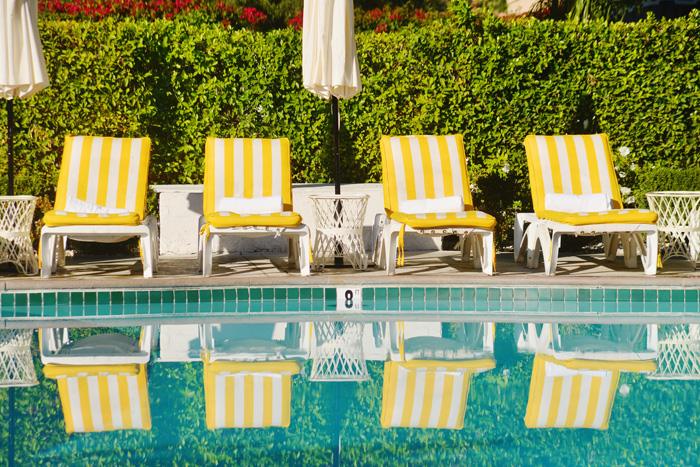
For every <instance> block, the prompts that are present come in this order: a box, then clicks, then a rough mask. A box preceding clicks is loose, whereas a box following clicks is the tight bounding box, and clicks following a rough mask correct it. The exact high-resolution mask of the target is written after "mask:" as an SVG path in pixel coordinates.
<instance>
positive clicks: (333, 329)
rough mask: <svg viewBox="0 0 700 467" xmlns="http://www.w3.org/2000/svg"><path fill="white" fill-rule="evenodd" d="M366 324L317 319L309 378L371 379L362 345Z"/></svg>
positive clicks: (338, 379) (329, 379) (334, 379)
mask: <svg viewBox="0 0 700 467" xmlns="http://www.w3.org/2000/svg"><path fill="white" fill-rule="evenodd" d="M364 327H365V325H364V323H349V322H319V323H314V337H315V346H314V347H313V348H312V351H311V358H312V359H313V363H312V365H311V374H310V375H309V381H367V380H369V379H370V378H369V371H368V370H367V360H366V359H365V355H364V351H363V346H362V335H363V332H364Z"/></svg>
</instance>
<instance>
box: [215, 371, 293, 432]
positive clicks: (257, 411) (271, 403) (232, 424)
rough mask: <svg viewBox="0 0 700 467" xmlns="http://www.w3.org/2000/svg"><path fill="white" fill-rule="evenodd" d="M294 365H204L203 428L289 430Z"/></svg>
mask: <svg viewBox="0 0 700 467" xmlns="http://www.w3.org/2000/svg"><path fill="white" fill-rule="evenodd" d="M298 372H299V365H298V363H297V362H294V361H282V362H258V363H254V362H247V363H243V362H221V361H217V362H212V363H208V362H206V361H205V367H204V392H205V400H206V419H207V428H209V429H210V430H213V429H216V428H262V427H270V426H278V427H287V426H289V420H290V411H291V399H292V375H293V374H296V373H298Z"/></svg>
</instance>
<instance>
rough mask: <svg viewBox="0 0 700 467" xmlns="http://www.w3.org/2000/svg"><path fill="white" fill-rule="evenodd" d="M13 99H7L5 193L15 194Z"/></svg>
mask: <svg viewBox="0 0 700 467" xmlns="http://www.w3.org/2000/svg"><path fill="white" fill-rule="evenodd" d="M13 102H14V99H8V100H7V185H8V186H7V194H8V195H9V196H14V194H15V167H14V166H15V164H14V143H13V141H12V130H13V128H14V126H15V124H14V120H15V115H14V111H13Z"/></svg>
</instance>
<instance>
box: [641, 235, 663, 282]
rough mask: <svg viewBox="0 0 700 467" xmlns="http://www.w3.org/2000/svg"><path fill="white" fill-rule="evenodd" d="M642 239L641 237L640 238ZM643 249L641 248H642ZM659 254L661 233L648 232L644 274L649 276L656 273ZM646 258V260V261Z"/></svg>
mask: <svg viewBox="0 0 700 467" xmlns="http://www.w3.org/2000/svg"><path fill="white" fill-rule="evenodd" d="M640 240H641V238H640ZM640 250H641V248H640ZM658 255H659V234H658V232H649V233H647V247H646V255H643V256H642V266H644V274H646V275H649V276H655V275H656V267H657V257H658ZM645 258H646V261H645Z"/></svg>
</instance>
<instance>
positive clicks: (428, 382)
mask: <svg viewBox="0 0 700 467" xmlns="http://www.w3.org/2000/svg"><path fill="white" fill-rule="evenodd" d="M494 367H495V362H494V361H493V359H483V360H473V361H435V360H411V361H409V362H395V361H389V362H386V363H385V364H384V390H383V402H382V415H381V424H382V427H384V428H393V427H413V428H448V429H457V430H459V429H461V428H462V427H463V426H464V413H465V411H466V408H467V395H468V394H469V386H470V384H471V377H472V374H473V373H478V372H482V371H487V370H490V369H492V368H494Z"/></svg>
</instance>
